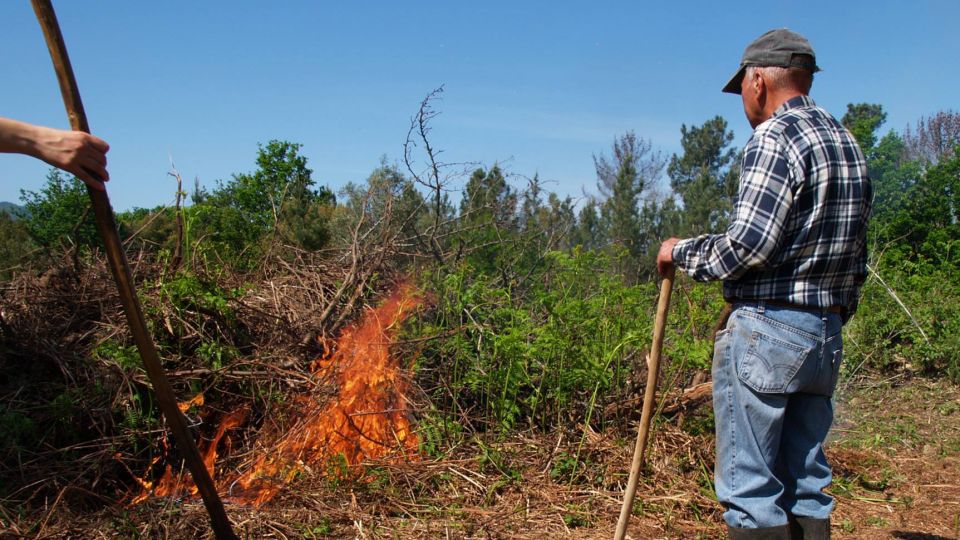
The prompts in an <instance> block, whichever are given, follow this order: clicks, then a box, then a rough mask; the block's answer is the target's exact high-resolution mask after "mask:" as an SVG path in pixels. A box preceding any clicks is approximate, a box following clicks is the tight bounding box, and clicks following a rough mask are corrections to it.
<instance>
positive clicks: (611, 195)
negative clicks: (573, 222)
mask: <svg viewBox="0 0 960 540" xmlns="http://www.w3.org/2000/svg"><path fill="white" fill-rule="evenodd" d="M594 165H595V166H596V170H597V189H598V190H599V191H600V194H601V196H602V201H601V202H600V203H599V212H600V223H601V227H602V229H603V238H604V240H605V241H606V242H608V243H609V244H610V245H611V246H612V247H613V249H614V250H623V251H625V252H626V253H627V254H629V257H630V258H629V261H630V264H631V265H634V266H635V262H636V260H637V258H638V257H639V256H640V255H641V254H642V253H643V252H644V250H645V249H646V248H647V247H648V244H649V243H650V238H649V235H648V232H649V231H645V230H641V228H640V199H641V196H642V195H643V194H644V193H645V192H646V191H647V190H648V189H649V188H650V187H651V186H652V185H653V183H654V182H655V181H656V179H657V177H659V176H660V174H661V172H662V170H663V160H662V159H661V157H660V155H659V154H658V153H655V152H653V151H652V144H651V143H650V141H648V140H644V139H643V138H638V137H637V136H636V134H635V133H633V132H632V131H628V132H627V133H625V134H624V135H622V136H620V137H618V138H617V139H616V140H614V143H613V148H612V156H611V157H610V158H607V157H604V156H601V157H596V156H595V157H594Z"/></svg>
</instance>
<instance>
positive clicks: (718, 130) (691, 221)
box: [667, 116, 740, 237]
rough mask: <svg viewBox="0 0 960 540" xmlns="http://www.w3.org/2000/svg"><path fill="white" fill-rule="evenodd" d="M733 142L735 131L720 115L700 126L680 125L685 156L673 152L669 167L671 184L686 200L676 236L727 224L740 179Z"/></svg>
mask: <svg viewBox="0 0 960 540" xmlns="http://www.w3.org/2000/svg"><path fill="white" fill-rule="evenodd" d="M732 142H733V132H732V131H729V130H728V129H727V121H726V120H724V119H723V118H721V117H720V116H715V117H713V118H711V119H710V120H707V121H706V122H704V123H703V125H701V126H691V127H690V128H687V126H686V125H683V126H681V127H680V145H681V146H682V147H683V155H682V156H677V155H676V154H674V155H673V157H672V158H671V159H670V164H669V165H668V166H667V175H669V176H670V187H672V188H673V190H674V192H676V193H677V195H679V197H680V199H681V200H682V201H683V214H682V216H683V219H682V221H683V226H682V230H675V231H673V236H683V237H687V236H697V235H700V234H704V233H711V232H720V231H722V230H723V229H724V228H725V227H726V225H727V223H728V221H729V218H730V212H731V211H732V210H733V201H734V199H735V198H736V195H737V186H738V184H739V178H740V167H739V156H738V152H737V151H736V150H735V149H734V148H732V147H731V146H730V144H731V143H732Z"/></svg>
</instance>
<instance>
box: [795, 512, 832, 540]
mask: <svg viewBox="0 0 960 540" xmlns="http://www.w3.org/2000/svg"><path fill="white" fill-rule="evenodd" d="M790 540H830V518H827V519H814V518H806V517H794V516H792V515H791V516H790Z"/></svg>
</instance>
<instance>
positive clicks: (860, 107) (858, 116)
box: [840, 103, 887, 156]
mask: <svg viewBox="0 0 960 540" xmlns="http://www.w3.org/2000/svg"><path fill="white" fill-rule="evenodd" d="M886 121H887V113H886V112H884V110H883V106H882V105H879V104H876V103H857V104H853V103H848V104H847V112H846V114H844V115H843V118H841V119H840V123H842V124H843V125H844V126H845V127H846V128H847V129H849V130H850V133H852V134H853V137H854V138H855V139H857V142H858V143H859V144H860V149H861V150H863V153H864V154H866V155H867V156H869V155H870V154H871V153H872V152H873V147H874V145H875V144H876V142H877V135H876V132H877V130H878V129H880V126H881V125H883V123H884V122H886Z"/></svg>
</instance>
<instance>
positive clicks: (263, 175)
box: [187, 140, 336, 269]
mask: <svg viewBox="0 0 960 540" xmlns="http://www.w3.org/2000/svg"><path fill="white" fill-rule="evenodd" d="M299 151H300V145H299V144H295V143H290V142H287V141H276V140H273V141H270V142H268V143H267V144H266V146H263V145H260V146H259V149H258V152H257V166H258V169H257V170H256V171H254V172H253V173H250V174H235V175H234V176H233V178H232V179H231V180H230V181H228V182H226V183H224V182H220V183H219V185H218V187H217V188H216V189H214V190H213V191H212V192H210V193H207V192H204V191H200V192H198V193H194V197H193V200H194V205H193V206H192V207H190V208H189V209H188V210H187V216H188V218H187V220H188V222H189V223H191V224H192V226H193V228H194V232H193V233H192V235H193V237H194V238H198V239H205V240H207V241H208V242H209V243H210V244H211V246H212V248H213V251H214V252H215V253H216V254H217V255H218V256H219V257H220V258H221V259H223V260H225V261H226V262H230V263H232V264H233V265H235V266H237V267H239V268H241V269H244V268H249V267H253V266H256V265H257V264H258V263H259V262H260V260H261V255H262V253H264V252H265V251H266V249H267V247H268V246H266V245H263V244H264V243H266V244H269V243H272V242H275V241H276V240H278V239H279V240H282V241H286V242H290V243H292V244H293V245H295V246H297V247H302V248H305V249H311V250H316V249H320V248H322V247H323V246H325V245H326V243H327V241H328V240H329V229H328V226H329V225H328V222H329V220H330V217H331V212H332V207H333V206H334V205H335V202H336V201H335V198H334V196H333V194H332V193H331V192H330V191H329V190H328V189H326V188H320V189H319V190H314V189H313V185H314V181H313V179H312V177H311V175H312V171H311V170H310V169H309V168H307V159H306V158H305V157H303V156H301V155H300V154H299ZM271 233H275V234H271ZM278 237H279V238H278Z"/></svg>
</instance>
